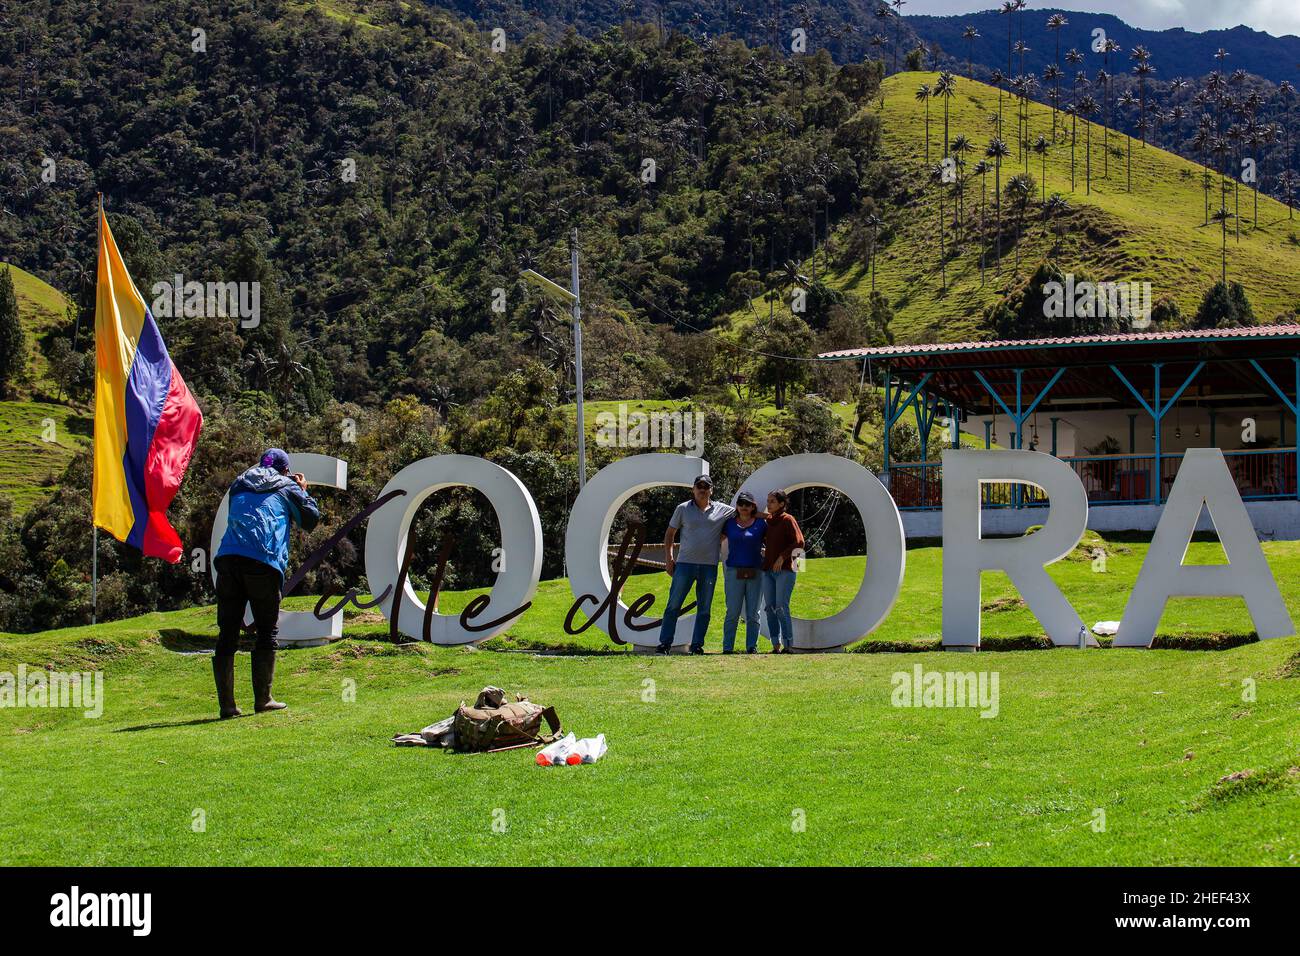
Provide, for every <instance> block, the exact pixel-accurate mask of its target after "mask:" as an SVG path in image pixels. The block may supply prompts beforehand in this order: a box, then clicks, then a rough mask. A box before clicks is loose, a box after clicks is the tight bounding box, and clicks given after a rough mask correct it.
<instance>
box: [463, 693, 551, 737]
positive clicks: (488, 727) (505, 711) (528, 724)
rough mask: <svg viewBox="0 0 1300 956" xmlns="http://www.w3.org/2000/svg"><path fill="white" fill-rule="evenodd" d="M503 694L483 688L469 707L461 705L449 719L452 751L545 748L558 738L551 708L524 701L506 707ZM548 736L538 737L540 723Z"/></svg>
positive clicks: (521, 699)
mask: <svg viewBox="0 0 1300 956" xmlns="http://www.w3.org/2000/svg"><path fill="white" fill-rule="evenodd" d="M505 696H506V694H505V691H503V690H502V689H501V688H499V687H485V688H483V690H482V691H480V692H479V695H478V699H477V700H475V701H474V706H473V707H468V706H466V705H465V704H461V705H460V706H459V707H457V708H456V715H455V717H453V718H452V732H453V733H454V735H455V739H456V743H455V745H454V746H455V748H456V749H457V750H461V751H478V752H482V751H493V750H509V749H510V748H512V747H528V746H540V745H543V744H549V743H551V742H552V741H554V740H556V739H558V738H559V736H560V719H559V717H557V716H556V713H555V708H554V707H539V706H538V705H537V704H534V703H533V702H532V701H530V700H528V698H526V697H521V698H519V699H518V700H517V701H515V702H514V703H506V700H505ZM543 720H545V721H546V725H547V726H548V727H549V728H550V731H551V732H550V733H549V734H547V733H542V732H541V730H542V721H543Z"/></svg>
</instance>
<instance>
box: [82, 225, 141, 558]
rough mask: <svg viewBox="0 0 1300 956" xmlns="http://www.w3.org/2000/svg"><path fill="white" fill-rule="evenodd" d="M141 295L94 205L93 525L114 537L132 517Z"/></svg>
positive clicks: (128, 530)
mask: <svg viewBox="0 0 1300 956" xmlns="http://www.w3.org/2000/svg"><path fill="white" fill-rule="evenodd" d="M144 315H145V302H144V297H143V296H141V295H140V292H139V290H138V289H136V287H135V283H134V282H132V281H131V276H130V275H129V274H128V273H127V271H126V263H124V262H123V261H122V254H121V253H120V252H118V249H117V243H116V242H115V241H114V240H113V233H112V230H110V229H109V228H108V219H107V218H106V217H105V216H104V207H103V204H102V203H101V205H100V208H99V277H98V282H97V285H96V289H95V480H94V495H93V497H94V519H95V525H96V526H98V527H100V528H103V529H104V530H105V531H107V532H108V533H109V534H111V535H112V536H113V537H115V538H117V539H118V540H119V541H124V540H125V539H126V536H127V535H128V534H130V533H131V528H132V526H133V525H134V524H135V520H136V515H135V512H134V511H133V509H132V507H131V496H130V492H129V491H128V489H127V482H126V471H125V465H124V457H125V455H126V404H125V403H126V389H127V383H128V379H129V377H130V374H131V365H132V363H133V362H134V361H135V351H136V344H137V343H138V342H139V341H140V332H141V330H142V329H143V328H144Z"/></svg>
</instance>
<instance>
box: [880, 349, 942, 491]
mask: <svg viewBox="0 0 1300 956" xmlns="http://www.w3.org/2000/svg"><path fill="white" fill-rule="evenodd" d="M931 374H932V373H930V372H926V373H925V374H924V375H922V376H921V380H920V381H919V382H917V383H916V384H915V385H913V386H912V390H911V391H910V392H908V393H907V398H903V383H902V382H899V383H898V385H897V387H895V386H894V384H893V373H891V372H890V371H889V370H888V369H886V370H885V422H884V431H885V434H884V470H885V472H888V471H889V432H890V430H891V429H892V428H893V427H894V426H895V425H896V424H898V420H899V419H900V418H902V416H903V413H904V412H905V411H907V408H908V406H909V405H911V404H912V402H913V400H914V399H915V398H916V396H917V395H918V394H919V393H920V391H921V389H922V388H924V387H925V383H926V382H928V381H930V376H931ZM919 416H920V412H919V411H918V418H917V424H918V426H919V425H920V417H919ZM931 418H933V416H931ZM926 434H929V426H928V425H927V426H926ZM922 440H923V441H924V439H922Z"/></svg>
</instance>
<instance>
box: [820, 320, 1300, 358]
mask: <svg viewBox="0 0 1300 956" xmlns="http://www.w3.org/2000/svg"><path fill="white" fill-rule="evenodd" d="M1242 338H1269V339H1276V338H1300V325H1247V326H1242V327H1239V328H1229V329H1178V330H1175V331H1169V332H1116V333H1114V334H1111V335H1074V336H1068V337H1064V338H1049V339H990V340H989V341H985V342H933V343H928V344H918V345H884V346H880V347H879V348H871V349H841V350H839V351H836V352H822V353H821V355H820V357H821V358H824V359H841V358H862V357H868V358H889V357H891V356H904V355H925V354H932V353H937V352H983V351H990V350H997V349H1018V350H1024V349H1034V348H1056V347H1061V346H1087V345H1119V344H1126V343H1132V344H1141V343H1148V342H1196V341H1212V342H1217V341H1222V340H1224V339H1242Z"/></svg>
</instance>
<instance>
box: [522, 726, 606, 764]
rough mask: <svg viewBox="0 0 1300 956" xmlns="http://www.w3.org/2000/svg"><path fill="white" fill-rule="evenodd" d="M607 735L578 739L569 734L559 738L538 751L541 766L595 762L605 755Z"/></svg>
mask: <svg viewBox="0 0 1300 956" xmlns="http://www.w3.org/2000/svg"><path fill="white" fill-rule="evenodd" d="M606 749H608V748H607V747H606V746H605V735H604V734H599V735H597V736H595V737H584V738H583V739H582V740H578V739H577V738H576V737H575V736H574V735H573V734H569V735H568V736H567V737H565V738H564V739H563V740H557V741H556V742H555V743H553V744H551V745H550V746H549V747H543V748H542V749H541V750H540V751H538V753H537V766H539V767H563V766H566V765H567V766H570V767H576V766H577V765H578V764H583V763H595V762H596V761H597V760H599V759H600V758H601V757H603V756H605V751H606Z"/></svg>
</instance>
